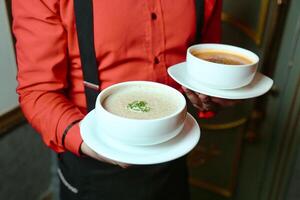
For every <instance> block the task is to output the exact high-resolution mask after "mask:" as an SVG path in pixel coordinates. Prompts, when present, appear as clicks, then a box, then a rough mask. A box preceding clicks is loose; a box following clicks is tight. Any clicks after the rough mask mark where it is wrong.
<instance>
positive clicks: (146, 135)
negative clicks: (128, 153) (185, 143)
mask: <svg viewBox="0 0 300 200" xmlns="http://www.w3.org/2000/svg"><path fill="white" fill-rule="evenodd" d="M131 86H133V87H136V86H145V87H147V86H150V87H153V88H154V89H156V88H157V90H159V91H160V92H164V93H166V94H167V95H169V96H173V97H174V98H175V99H176V100H178V103H179V104H178V105H179V106H178V108H177V110H175V111H174V113H172V114H170V115H168V116H165V117H161V118H156V119H132V118H126V117H121V116H118V115H115V114H112V113H110V112H108V111H107V110H106V109H105V108H104V107H103V105H102V103H103V101H104V100H105V98H107V97H108V96H109V95H111V94H114V93H116V92H118V91H120V90H122V89H124V88H128V87H131ZM186 113H187V112H186V101H185V98H184V96H183V95H182V94H181V93H180V92H178V91H177V90H175V89H174V88H171V87H169V86H167V85H163V84H160V83H155V82H149V81H129V82H123V83H118V84H115V85H112V86H110V87H108V88H106V89H104V90H103V91H101V93H100V94H99V95H98V97H97V100H96V108H95V115H96V118H95V120H97V121H98V122H99V123H98V126H99V130H100V133H98V134H106V136H108V137H110V138H111V139H114V140H117V141H119V142H121V143H124V144H128V145H153V144H158V143H162V142H165V141H167V140H169V139H171V138H173V137H175V136H176V135H177V134H179V133H180V132H181V130H182V129H183V126H184V122H185V118H186Z"/></svg>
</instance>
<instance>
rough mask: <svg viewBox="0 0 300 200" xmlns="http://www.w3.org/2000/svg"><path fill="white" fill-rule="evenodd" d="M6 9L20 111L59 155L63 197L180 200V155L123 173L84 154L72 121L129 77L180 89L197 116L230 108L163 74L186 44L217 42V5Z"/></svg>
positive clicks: (48, 4)
mask: <svg viewBox="0 0 300 200" xmlns="http://www.w3.org/2000/svg"><path fill="white" fill-rule="evenodd" d="M12 11H13V32H14V34H15V37H16V53H17V63H18V75H17V79H18V83H19V84H18V88H17V92H18V94H19V101H20V105H21V108H22V110H23V112H24V114H25V116H26V118H27V119H28V121H29V123H30V124H31V125H32V126H33V127H34V128H35V129H36V130H37V131H38V132H39V133H40V134H41V136H42V139H43V141H44V142H45V144H46V145H47V146H49V147H50V148H51V149H53V150H54V151H55V152H57V153H58V155H59V156H58V158H59V169H58V175H59V177H60V180H61V194H60V195H61V199H63V200H65V199H67V200H68V199H89V200H94V199H97V200H98V199H99V200H120V199H123V200H162V199H163V200H167V199H172V200H188V199H189V192H188V183H187V168H186V163H185V157H182V158H179V159H177V160H174V161H171V162H166V163H162V164H156V165H147V166H142V165H141V166H129V167H128V165H127V164H126V163H118V162H116V161H113V160H110V159H107V158H105V157H103V156H101V155H99V154H97V153H95V152H94V151H93V150H91V149H90V148H89V147H88V146H87V145H86V144H85V143H84V142H83V140H82V138H81V135H80V130H79V122H80V120H82V119H83V118H84V116H85V115H86V114H87V112H88V111H90V110H91V109H93V106H94V102H93V100H95V96H97V94H98V93H99V91H101V90H102V89H104V88H106V87H108V86H110V85H113V84H115V83H119V82H124V81H131V80H144V81H155V82H159V83H163V84H166V85H169V86H171V87H174V88H176V89H178V90H180V91H182V92H185V93H186V95H187V96H188V98H189V99H190V101H191V102H192V104H194V105H195V106H196V107H197V108H198V109H199V111H209V110H210V108H211V107H212V106H211V105H216V104H218V105H222V106H224V105H231V104H232V102H231V101H227V100H223V99H216V98H210V97H208V96H205V95H202V94H197V93H194V92H192V91H189V90H187V89H185V88H182V87H181V86H180V85H178V84H177V83H176V82H174V81H173V80H172V79H171V78H170V77H169V76H168V74H167V68H168V67H169V66H171V65H174V64H176V63H179V62H182V61H184V60H185V55H186V50H187V48H188V47H189V46H190V45H192V44H194V43H199V42H201V43H206V42H219V41H220V13H221V1H220V0H178V1H174V0H152V1H149V0H94V1H91V0H26V1H24V0H13V1H12ZM91 134H92V133H91Z"/></svg>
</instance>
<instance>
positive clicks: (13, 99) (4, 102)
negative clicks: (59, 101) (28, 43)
mask: <svg viewBox="0 0 300 200" xmlns="http://www.w3.org/2000/svg"><path fill="white" fill-rule="evenodd" d="M16 86H17V82H16V62H15V55H14V50H13V43H12V37H11V32H10V27H9V20H8V16H7V10H6V4H5V0H0V116H1V115H3V114H4V113H6V112H8V111H10V110H12V109H14V108H16V107H17V106H18V98H17V94H16V92H15V90H16V89H15V88H16Z"/></svg>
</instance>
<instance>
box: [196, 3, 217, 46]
mask: <svg viewBox="0 0 300 200" xmlns="http://www.w3.org/2000/svg"><path fill="white" fill-rule="evenodd" d="M204 6H205V12H204V23H203V29H202V41H201V42H202V43H220V42H221V13H222V0H205V4H204Z"/></svg>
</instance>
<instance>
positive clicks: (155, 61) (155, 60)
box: [154, 57, 159, 65]
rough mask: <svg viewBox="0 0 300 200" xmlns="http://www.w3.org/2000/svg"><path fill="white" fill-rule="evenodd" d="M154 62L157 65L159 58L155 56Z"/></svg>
mask: <svg viewBox="0 0 300 200" xmlns="http://www.w3.org/2000/svg"><path fill="white" fill-rule="evenodd" d="M154 64H156V65H157V64H159V59H158V57H155V58H154Z"/></svg>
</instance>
